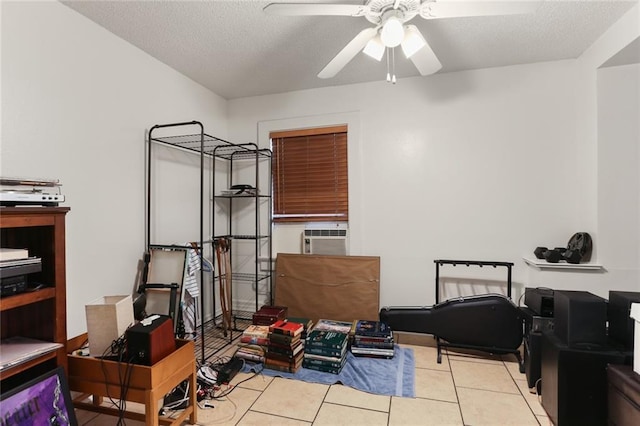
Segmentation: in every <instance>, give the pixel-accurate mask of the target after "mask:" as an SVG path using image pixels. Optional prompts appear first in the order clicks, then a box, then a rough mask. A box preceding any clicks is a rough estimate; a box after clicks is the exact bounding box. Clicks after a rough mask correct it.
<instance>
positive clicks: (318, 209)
mask: <svg viewBox="0 0 640 426" xmlns="http://www.w3.org/2000/svg"><path fill="white" fill-rule="evenodd" d="M270 138H271V146H272V149H273V167H272V170H273V172H272V173H273V220H274V222H327V221H331V222H334V221H341V222H344V221H348V220H349V182H348V165H347V126H335V127H323V128H316V129H304V130H292V131H283V132H272V133H271V134H270Z"/></svg>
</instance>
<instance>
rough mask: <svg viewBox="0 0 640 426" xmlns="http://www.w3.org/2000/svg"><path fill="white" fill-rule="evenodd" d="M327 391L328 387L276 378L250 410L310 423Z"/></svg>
mask: <svg viewBox="0 0 640 426" xmlns="http://www.w3.org/2000/svg"><path fill="white" fill-rule="evenodd" d="M328 390H329V386H328V385H321V384H317V383H306V382H302V381H298V380H291V379H283V378H281V377H276V378H274V379H273V381H272V382H271V383H270V384H269V386H267V388H266V389H265V390H264V392H262V395H260V397H259V398H258V400H257V401H256V402H255V403H254V404H253V406H252V407H251V410H253V411H259V412H262V413H267V414H274V415H277V416H283V417H288V418H292V419H298V420H304V421H308V422H310V421H313V419H314V418H315V417H316V414H317V413H318V410H319V409H320V405H321V404H322V401H323V399H324V397H325V395H326V394H327V391H328Z"/></svg>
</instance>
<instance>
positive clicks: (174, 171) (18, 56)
mask: <svg viewBox="0 0 640 426" xmlns="http://www.w3.org/2000/svg"><path fill="white" fill-rule="evenodd" d="M0 4H1V6H0V7H1V8H2V141H1V144H2V146H1V149H2V158H1V168H2V170H1V172H0V173H1V174H2V175H3V176H25V177H46V178H58V179H60V181H61V182H62V184H63V187H62V188H63V193H64V194H65V195H66V197H67V201H66V202H65V203H64V204H63V205H65V206H68V207H70V208H71V211H70V213H69V214H68V216H67V253H66V254H67V296H68V297H67V322H68V335H69V336H70V337H72V336H75V335H77V334H79V333H81V332H84V331H85V330H86V321H85V312H84V306H85V304H86V303H87V302H89V301H91V300H94V299H96V298H98V297H101V296H105V295H116V294H130V293H131V292H132V291H133V289H134V283H135V279H136V273H137V270H138V260H139V259H140V258H141V256H142V252H143V251H144V248H145V246H144V229H145V219H146V216H145V211H144V206H145V197H144V194H145V192H144V191H145V186H144V185H145V176H146V174H145V158H146V157H145V138H146V131H148V129H149V128H150V127H151V126H153V125H154V124H158V123H170V122H178V121H190V120H200V121H203V122H204V124H205V128H206V129H207V130H209V131H210V132H213V133H215V134H216V135H217V136H220V137H223V138H224V137H225V136H226V111H225V107H226V103H225V101H224V100H223V99H222V98H220V97H219V96H217V95H215V94H213V93H212V92H210V91H209V90H207V89H205V88H203V87H202V86H200V85H198V84H195V83H194V82H193V81H191V80H189V79H187V78H186V77H184V76H182V75H181V74H178V73H177V72H176V71H174V70H173V69H170V68H168V67H167V66H165V65H163V64H161V63H160V62H158V61H157V60H155V59H153V58H152V57H150V56H149V55H147V54H145V53H143V52H142V51H140V50H139V49H137V48H136V47H134V46H132V45H130V44H128V43H126V42H124V41H123V40H121V39H119V38H117V37H116V36H114V35H113V34H111V33H109V32H107V31H106V30H104V29H103V28H102V27H99V26H97V25H96V24H94V23H93V22H91V21H89V20H87V19H86V18H84V17H83V16H81V15H79V14H77V13H76V12H75V11H73V10H71V9H69V8H67V7H66V6H64V5H62V4H60V3H57V2H38V3H33V2H1V3H0ZM156 153H157V154H158V158H157V172H158V173H157V174H156V177H157V178H158V181H159V183H161V184H162V188H163V191H165V192H163V193H162V194H158V195H159V197H158V199H157V200H158V201H157V209H158V210H159V211H162V212H164V213H166V215H165V216H162V217H158V218H157V222H159V223H160V224H162V225H163V226H157V227H154V228H156V231H157V232H158V235H157V238H159V239H162V240H163V242H164V241H170V242H183V241H182V240H192V239H193V240H196V239H197V238H198V235H199V234H198V226H199V222H198V219H197V218H198V213H197V211H198V206H197V203H196V202H195V200H197V199H198V192H197V191H198V189H197V187H196V185H197V182H198V174H197V173H198V170H199V168H198V167H197V166H198V164H197V162H196V161H195V160H194V158H192V157H193V156H189V155H186V154H179V153H176V152H173V151H171V150H166V149H165V150H162V149H158V150H156ZM167 223H173V224H174V225H173V226H170V225H169V226H164V224H167ZM176 240H178V241H176Z"/></svg>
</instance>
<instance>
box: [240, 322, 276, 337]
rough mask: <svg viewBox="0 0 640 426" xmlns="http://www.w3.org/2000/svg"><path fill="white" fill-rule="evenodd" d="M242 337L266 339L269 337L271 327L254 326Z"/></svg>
mask: <svg viewBox="0 0 640 426" xmlns="http://www.w3.org/2000/svg"><path fill="white" fill-rule="evenodd" d="M242 335H243V336H251V337H260V338H265V339H266V338H267V337H269V326H268V325H256V324H252V325H249V326H248V327H247V328H246V329H245V330H244V331H243V332H242Z"/></svg>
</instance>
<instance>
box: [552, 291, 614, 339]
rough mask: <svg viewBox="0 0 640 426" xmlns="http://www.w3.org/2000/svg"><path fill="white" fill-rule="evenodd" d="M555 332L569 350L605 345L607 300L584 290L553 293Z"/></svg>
mask: <svg viewBox="0 0 640 426" xmlns="http://www.w3.org/2000/svg"><path fill="white" fill-rule="evenodd" d="M553 310H554V332H555V334H556V336H558V338H559V339H560V341H561V342H563V343H564V344H566V345H569V346H570V347H584V348H587V347H598V346H604V345H606V343H607V301H606V300H605V299H603V298H602V297H599V296H596V295H595V294H592V293H589V292H586V291H566V290H555V291H554V293H553Z"/></svg>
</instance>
